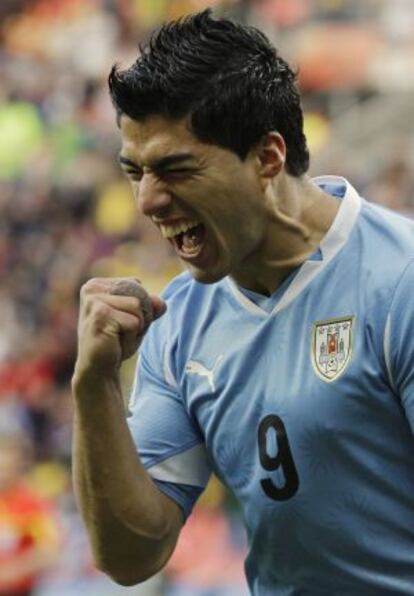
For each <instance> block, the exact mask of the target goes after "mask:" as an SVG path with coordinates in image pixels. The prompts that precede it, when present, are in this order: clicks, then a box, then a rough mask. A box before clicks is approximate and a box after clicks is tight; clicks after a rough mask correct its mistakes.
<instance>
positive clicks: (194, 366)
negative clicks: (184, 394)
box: [185, 354, 223, 391]
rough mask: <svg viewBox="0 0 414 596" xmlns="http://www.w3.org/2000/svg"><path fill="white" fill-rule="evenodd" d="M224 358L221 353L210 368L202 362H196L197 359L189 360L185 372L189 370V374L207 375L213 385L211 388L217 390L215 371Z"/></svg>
mask: <svg viewBox="0 0 414 596" xmlns="http://www.w3.org/2000/svg"><path fill="white" fill-rule="evenodd" d="M222 360H223V355H222V354H220V356H219V357H218V358H217V360H216V361H215V363H214V366H213V368H212V369H210V370H209V369H208V368H206V367H205V366H204V364H201V362H196V361H195V360H189V361H188V362H187V366H186V367H185V372H187V373H188V374H189V375H199V376H200V377H206V379H207V381H208V383H209V385H210V387H211V390H212V391H214V390H215V385H214V373H215V371H216V369H217V367H218V365H219V364H220V362H221V361H222Z"/></svg>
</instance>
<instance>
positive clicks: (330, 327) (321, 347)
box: [311, 316, 354, 382]
mask: <svg viewBox="0 0 414 596" xmlns="http://www.w3.org/2000/svg"><path fill="white" fill-rule="evenodd" d="M353 324H354V317H352V316H349V317H341V318H338V319H331V320H329V321H316V322H315V323H314V324H313V335H312V348H311V351H312V364H313V367H314V369H315V371H316V373H317V374H318V376H319V377H320V378H321V379H322V380H323V381H328V382H330V381H334V380H335V379H337V378H338V377H339V375H341V374H342V373H343V372H344V370H345V368H346V367H347V365H348V363H349V360H350V358H351V351H352V333H353Z"/></svg>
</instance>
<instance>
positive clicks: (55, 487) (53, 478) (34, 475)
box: [28, 462, 69, 499]
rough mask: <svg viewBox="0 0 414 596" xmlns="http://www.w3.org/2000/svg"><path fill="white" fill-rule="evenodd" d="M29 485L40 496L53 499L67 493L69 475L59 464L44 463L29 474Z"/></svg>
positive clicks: (36, 466)
mask: <svg viewBox="0 0 414 596" xmlns="http://www.w3.org/2000/svg"><path fill="white" fill-rule="evenodd" d="M28 480H29V484H30V486H32V487H33V488H34V489H35V490H36V491H37V492H38V493H39V494H40V495H42V496H43V497H46V498H48V499H53V498H54V497H57V496H59V495H61V494H62V493H64V492H65V490H66V489H67V487H68V482H69V474H68V471H67V470H66V468H65V467H64V466H63V465H62V464H59V463H58V462H43V463H39V464H37V465H35V466H34V467H33V469H32V470H31V471H30V474H29V478H28Z"/></svg>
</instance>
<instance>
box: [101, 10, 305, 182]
mask: <svg viewBox="0 0 414 596" xmlns="http://www.w3.org/2000/svg"><path fill="white" fill-rule="evenodd" d="M140 50H141V55H140V56H139V57H138V59H137V60H136V62H135V63H134V64H133V65H132V66H131V67H129V68H128V69H126V70H119V69H118V67H117V65H115V66H114V67H113V68H112V70H111V73H110V75H109V89H110V94H111V98H112V102H113V104H114V106H115V109H116V112H117V117H118V122H119V119H120V117H121V115H122V114H126V115H127V116H129V117H130V118H132V119H135V120H138V121H139V120H143V119H144V118H145V117H147V116H149V115H151V114H159V115H162V116H165V117H168V118H172V119H179V118H183V117H184V116H186V115H189V119H190V126H191V130H192V132H193V133H194V134H195V136H196V137H197V138H198V139H199V140H201V141H204V142H208V143H213V144H215V145H220V146H222V147H225V148H227V149H230V150H232V151H234V152H235V153H236V154H237V155H238V156H239V157H240V159H245V157H246V155H247V154H248V152H249V150H250V149H251V148H252V147H253V146H254V145H255V144H256V143H257V142H258V141H259V140H260V139H261V138H262V137H263V136H264V135H265V134H266V133H268V132H270V131H278V132H279V133H280V134H281V135H282V136H283V138H284V140H285V143H286V148H287V157H286V169H287V171H288V173H289V174H291V175H294V176H300V175H301V174H303V173H304V172H306V170H307V169H308V167H309V152H308V149H307V145H306V138H305V135H304V134H303V113H302V107H301V102H300V95H299V92H298V89H297V85H296V75H295V73H294V72H293V71H292V70H291V69H290V68H289V66H288V64H287V63H286V62H285V61H284V60H283V59H282V58H281V57H280V56H279V55H278V53H277V50H276V49H275V48H274V47H273V46H272V44H271V43H270V41H269V40H268V39H267V38H266V37H265V35H263V33H261V32H260V31H259V30H258V29H255V28H254V27H249V26H245V25H241V24H239V23H235V22H233V21H230V20H228V19H214V18H212V16H211V11H210V10H205V11H203V12H200V13H196V14H193V15H190V16H188V17H186V18H184V19H181V20H178V21H172V22H170V23H167V24H165V25H164V26H162V27H161V28H160V29H159V30H158V31H156V32H155V33H154V34H153V35H152V37H151V39H150V41H149V43H148V44H147V45H146V46H144V47H140Z"/></svg>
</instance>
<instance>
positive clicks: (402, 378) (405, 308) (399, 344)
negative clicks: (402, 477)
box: [384, 259, 414, 434]
mask: <svg viewBox="0 0 414 596" xmlns="http://www.w3.org/2000/svg"><path fill="white" fill-rule="evenodd" d="M413 298H414V259H411V261H410V262H409V264H408V265H407V267H406V268H405V270H404V272H403V274H402V275H401V277H400V280H399V283H398V285H397V287H396V289H395V292H394V296H393V299H392V302H391V306H390V310H389V314H388V318H387V322H386V327H385V338H384V348H385V350H384V351H385V360H386V363H387V368H388V374H389V378H390V382H391V385H392V386H393V389H394V390H395V392H396V393H397V395H398V396H399V397H400V399H401V403H402V406H403V408H404V411H405V413H406V415H407V418H408V422H409V424H410V426H411V429H412V431H413V434H414V303H413Z"/></svg>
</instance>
